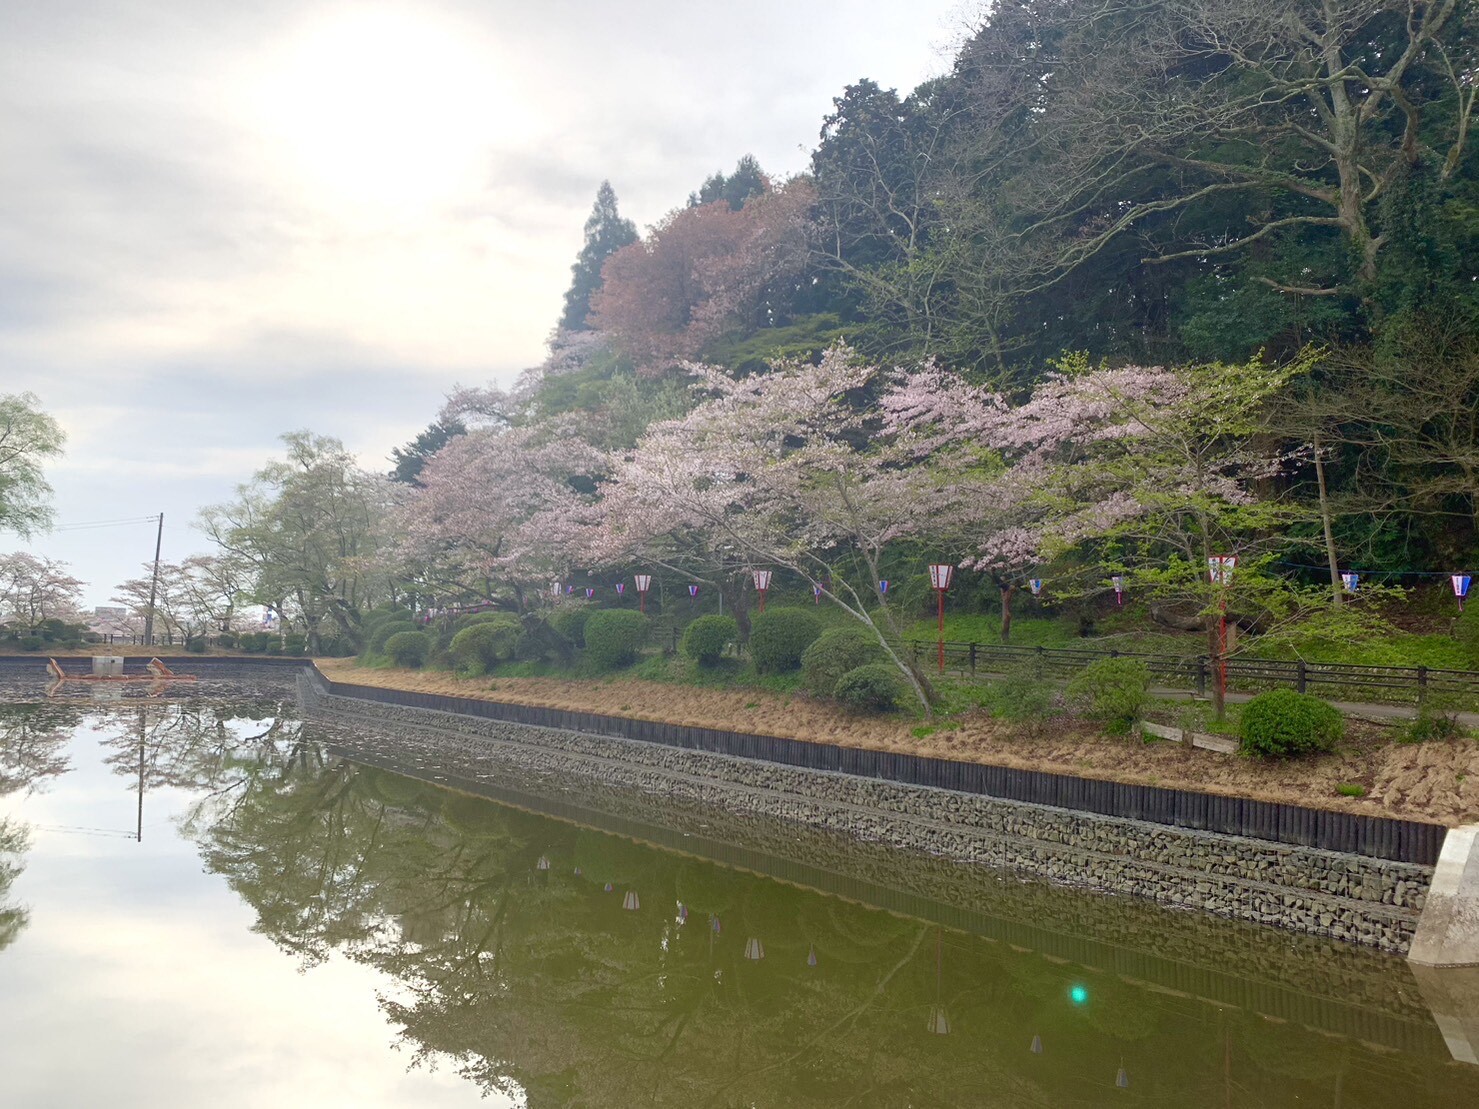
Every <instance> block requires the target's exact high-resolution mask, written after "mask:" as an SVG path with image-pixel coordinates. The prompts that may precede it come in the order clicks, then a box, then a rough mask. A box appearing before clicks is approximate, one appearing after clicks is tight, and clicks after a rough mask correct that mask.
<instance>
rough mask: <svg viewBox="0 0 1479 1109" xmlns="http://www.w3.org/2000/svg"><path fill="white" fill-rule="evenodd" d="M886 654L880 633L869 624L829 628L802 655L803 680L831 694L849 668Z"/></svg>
mask: <svg viewBox="0 0 1479 1109" xmlns="http://www.w3.org/2000/svg"><path fill="white" fill-rule="evenodd" d="M885 658H886V656H885V654H884V651H883V647H882V646H881V645H880V644H879V642H878V638H877V636H875V635H874V634H873V633H872V632H870V631H868V630H867V629H866V628H861V627H843V628H828V629H827V630H826V631H824V632H823V633H822V634H821V635H820V636H818V637H817V639H816V641H815V642H813V643H812V645H811V646H810V647H808V648H806V650H805V651H804V652H802V655H801V684H802V685H803V686H804V687H805V688H806V689H808V690H810V691H811V692H812V693H815V694H817V695H818V696H820V697H831V696H833V695H834V694H835V693H836V692H837V683H838V682H839V681H841V680H842V676H843V675H844V674H846V673H848V672H849V671H852V670H856V669H857V668H858V667H860V666H866V665H868V664H869V663H873V662H883V661H884V660H885Z"/></svg>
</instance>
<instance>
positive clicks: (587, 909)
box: [0, 700, 1479, 1109]
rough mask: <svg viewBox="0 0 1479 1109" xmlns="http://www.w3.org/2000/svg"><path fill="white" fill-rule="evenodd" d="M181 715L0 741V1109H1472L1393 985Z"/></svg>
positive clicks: (874, 856)
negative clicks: (450, 785)
mask: <svg viewBox="0 0 1479 1109" xmlns="http://www.w3.org/2000/svg"><path fill="white" fill-rule="evenodd" d="M193 704H194V706H195V709H192V708H190V707H184V708H182V707H180V706H160V705H157V704H156V705H153V706H152V707H148V708H141V706H139V705H137V704H124V705H116V706H114V707H113V708H111V709H101V708H88V707H86V706H80V705H78V706H72V707H67V706H57V705H52V706H49V708H48V712H49V714H50V715H49V717H48V718H47V719H46V720H45V721H40V720H38V719H34V718H33V719H32V726H30V727H29V728H28V729H22V728H19V727H18V726H17V723H16V720H17V717H16V716H14V715H12V714H11V713H12V710H9V709H7V708H6V707H5V706H4V705H3V704H0V818H5V819H8V820H9V821H10V822H11V824H12V825H13V826H24V827H25V828H27V829H28V834H29V836H30V838H31V840H32V845H31V846H30V847H29V848H28V849H25V850H23V851H20V850H17V849H16V848H15V847H14V846H13V845H12V847H11V848H10V849H9V850H8V851H7V849H6V847H5V845H4V844H3V843H0V866H3V864H4V863H5V861H6V859H11V860H14V861H15V863H16V864H19V865H20V866H21V867H22V868H23V869H22V870H21V871H20V874H19V877H18V878H16V879H15V880H14V881H13V883H12V886H11V888H10V889H8V890H6V889H4V888H3V886H4V872H3V870H0V910H3V908H4V907H5V906H7V905H10V906H14V905H16V904H18V903H19V904H21V905H22V906H24V907H25V908H26V909H27V910H28V911H29V920H28V921H26V922H24V923H23V924H22V925H21V926H20V928H19V929H18V930H13V931H14V934H15V939H14V941H13V942H12V943H11V944H10V945H9V946H8V947H5V948H4V949H3V950H0V997H3V998H4V999H5V1001H6V1003H7V1004H5V1005H3V1006H0V1105H3V1106H7V1107H8V1106H9V1105H12V1104H14V1105H21V1106H33V1105H39V1106H53V1105H55V1106H65V1107H68V1109H70V1107H72V1106H89V1107H90V1106H93V1105H100V1106H102V1105H106V1106H121V1107H123V1109H131V1107H134V1106H151V1107H153V1106H177V1105H178V1106H197V1105H202V1106H209V1107H215V1106H221V1107H224V1109H230V1107H234V1106H260V1105H272V1106H277V1105H282V1106H291V1107H296V1106H300V1105H303V1106H339V1105H353V1106H356V1107H358V1106H372V1107H373V1106H408V1105H414V1106H442V1105H462V1104H466V1105H474V1104H479V1105H493V1106H498V1105H508V1104H509V1097H508V1096H507V1095H506V1094H505V1092H504V1091H508V1090H512V1091H515V1093H520V1094H521V1093H522V1092H523V1091H527V1097H528V1101H529V1103H530V1105H531V1106H532V1107H533V1109H545V1107H547V1106H548V1107H554V1106H566V1105H582V1106H593V1107H604V1106H611V1105H623V1106H624V1105H664V1106H667V1105H671V1106H682V1107H684V1109H686V1107H687V1106H690V1105H714V1106H738V1105H757V1106H784V1107H786V1109H804V1107H817V1109H827V1107H831V1106H834V1105H852V1106H869V1107H870V1109H871V1107H872V1106H890V1107H891V1106H904V1105H908V1106H947V1105H948V1106H954V1105H970V1106H974V1105H1006V1106H1043V1107H1049V1106H1051V1107H1054V1109H1057V1107H1058V1106H1097V1105H1101V1104H1115V1105H1124V1106H1151V1105H1155V1106H1174V1107H1176V1109H1180V1107H1181V1106H1192V1105H1196V1106H1200V1105H1210V1104H1216V1105H1229V1106H1243V1105H1258V1106H1270V1107H1272V1106H1281V1107H1282V1106H1290V1107H1292V1106H1301V1105H1309V1104H1321V1105H1337V1106H1343V1107H1344V1109H1353V1107H1356V1106H1362V1107H1370V1109H1375V1107H1378V1106H1382V1107H1385V1106H1390V1105H1393V1104H1401V1105H1402V1106H1403V1107H1404V1109H1450V1107H1451V1109H1460V1107H1462V1109H1470V1107H1472V1106H1474V1105H1479V1067H1475V1066H1466V1065H1463V1064H1459V1063H1455V1062H1454V1061H1453V1060H1452V1059H1451V1058H1450V1056H1449V1053H1448V1051H1447V1050H1446V1049H1445V1047H1444V1044H1443V1038H1442V1036H1440V1035H1439V1033H1438V1029H1437V1027H1436V1026H1435V1024H1434V1020H1433V1016H1432V1014H1431V1013H1430V1011H1429V1009H1428V1007H1427V1006H1426V1005H1425V1004H1424V1003H1423V1001H1422V999H1421V997H1420V996H1419V991H1418V988H1417V986H1418V983H1417V982H1416V981H1414V979H1413V978H1412V975H1411V974H1410V973H1409V972H1408V971H1407V970H1406V968H1405V967H1404V965H1403V964H1402V963H1401V962H1400V961H1398V960H1393V959H1390V958H1388V957H1385V956H1382V955H1380V954H1378V953H1375V952H1371V951H1365V950H1361V949H1356V948H1350V947H1343V946H1341V945H1337V944H1331V943H1328V942H1326V941H1322V940H1318V939H1315V938H1312V937H1298V936H1291V935H1286V934H1282V933H1279V932H1276V931H1274V930H1272V929H1258V928H1255V927H1253V926H1250V925H1240V924H1234V923H1231V922H1225V921H1218V920H1215V919H1213V918H1210V917H1203V916H1199V915H1195V914H1187V913H1179V914H1177V913H1167V912H1165V911H1163V910H1160V909H1157V908H1155V907H1153V906H1150V905H1148V904H1146V903H1144V902H1138V901H1133V900H1131V899H1124V898H1117V899H1108V898H1101V897H1094V896H1091V895H1087V894H1083V893H1080V892H1076V891H1073V890H1068V889H1064V888H1062V887H1049V886H1043V885H1040V884H1030V883H1016V882H1011V881H1003V880H1001V878H1000V876H996V875H993V874H991V872H988V871H983V870H980V869H975V868H963V867H959V866H955V865H953V864H950V863H948V862H945V861H942V860H928V859H924V858H920V857H917V856H909V855H905V854H902V853H900V852H897V851H890V850H888V849H887V848H885V847H883V846H881V845H866V844H858V843H855V842H851V841H845V840H841V839H838V838H835V837H828V836H826V835H824V834H822V833H816V832H808V831H804V830H802V829H798V828H796V827H795V826H792V825H781V824H773V823H769V822H751V823H746V822H743V821H741V822H739V823H738V824H735V823H730V824H726V823H725V821H726V820H728V819H730V818H728V817H725V816H724V815H723V814H720V813H716V812H715V811H714V810H711V809H697V810H695V811H693V812H689V813H687V814H685V813H684V812H683V811H682V810H681V805H674V804H670V805H665V806H663V809H662V811H661V812H660V813H659V812H656V811H654V808H653V806H652V805H651V803H650V801H648V800H646V799H642V798H634V797H625V796H620V795H618V794H616V793H614V792H613V793H612V794H611V795H609V796H604V797H602V798H600V799H599V803H595V807H594V810H592V809H591V808H590V807H588V806H586V807H582V806H581V805H574V804H570V803H567V802H568V801H569V800H570V799H569V798H563V799H562V798H554V797H551V796H548V795H546V794H545V793H544V792H542V789H543V787H541V786H540V784H539V783H533V784H532V785H531V783H529V782H523V783H521V782H519V781H518V780H516V775H513V774H512V773H511V772H510V771H509V770H508V769H507V768H506V767H504V768H501V769H498V770H496V771H490V772H489V778H488V779H487V780H483V779H479V780H477V781H473V780H471V779H465V778H457V779H456V781H457V783H458V785H459V790H458V791H449V790H446V789H440V788H436V787H434V786H433V785H431V784H428V783H427V782H425V781H421V780H417V779H416V778H415V776H414V774H415V771H414V770H413V771H412V772H411V776H408V774H407V773H405V772H404V768H406V767H408V766H409V767H412V768H415V767H421V768H422V769H421V771H420V773H422V774H428V775H434V776H438V777H442V776H445V775H449V774H455V773H456V771H455V770H453V769H452V763H454V762H455V761H456V756H455V752H454V753H449V752H447V751H441V752H440V753H438V752H435V751H433V750H431V748H430V746H429V745H428V742H423V741H422V740H418V739H416V738H414V737H408V736H406V735H397V736H395V737H388V736H384V735H381V734H377V733H376V732H374V731H365V730H363V729H360V728H346V727H344V726H342V725H335V724H333V723H328V722H316V723H314V724H312V725H310V726H308V727H306V728H303V729H301V730H300V729H299V727H298V726H297V725H296V724H295V723H293V722H291V721H288V722H286V723H285V724H284V726H283V727H282V728H281V729H279V730H271V731H269V730H268V728H267V721H266V720H264V719H263V717H264V716H266V715H268V714H270V713H271V712H272V709H273V705H272V703H271V702H263V701H258V702H256V703H255V704H252V705H250V706H248V705H247V703H245V702H243V703H242V707H240V708H239V710H238V711H237V712H236V713H235V715H233V716H232V717H231V719H230V721H229V723H228V724H224V725H218V722H217V718H216V715H215V714H214V706H215V705H216V704H219V702H209V701H204V700H198V701H195V702H193ZM202 706H204V707H202ZM196 710H198V712H196ZM83 712H87V713H88V716H87V718H86V721H87V722H84V721H83V717H82V713H83ZM141 712H142V713H144V714H145V717H144V719H145V721H146V723H145V726H144V729H143V730H144V734H145V736H146V742H145V745H144V753H145V757H144V776H145V780H146V781H147V783H148V788H147V791H146V793H145V795H144V809H143V820H142V827H143V842H142V843H139V842H135V841H134V839H133V838H132V837H133V833H134V829H135V821H136V820H137V819H138V807H137V805H138V795H137V793H136V790H135V787H136V785H137V781H138V773H139V771H138V768H139V750H140V747H139V739H138V736H139V721H140V719H141V716H140V714H141ZM193 712H194V713H196V714H195V715H192V713H193ZM89 723H90V724H91V725H96V727H90V726H89ZM43 724H44V726H43ZM264 733H266V734H265V735H264ZM74 734H75V736H76V738H75V740H74V739H72V737H73V735H74ZM69 744H70V745H69ZM345 750H352V751H353V752H354V758H355V759H356V760H361V761H358V762H356V763H354V764H351V763H350V762H348V761H346V759H345V758H344V757H343V752H344V751H345ZM69 760H70V766H71V769H70V770H68V769H67V766H68V762H69ZM476 761H477V760H476V759H474V764H476ZM376 763H382V764H384V765H389V766H391V767H393V768H395V769H396V770H397V771H401V772H396V773H391V772H388V771H387V770H386V769H383V768H377V767H376V766H375V765H374V764H376ZM471 770H472V772H474V773H476V772H477V767H476V765H472V767H471ZM480 791H490V792H492V793H494V794H495V795H496V796H498V797H500V798H501V800H502V802H504V803H499V804H495V803H493V802H491V801H487V800H483V799H481V798H479V797H476V796H470V795H469V794H470V793H471V794H476V793H478V792H480ZM531 810H532V811H531ZM555 818H562V819H555ZM710 822H712V829H711V824H710ZM600 829H604V830H600ZM709 829H711V830H709ZM612 833H616V834H612ZM651 843H661V844H664V845H666V846H667V847H668V848H669V849H668V850H657V849H655V848H653V847H652V846H649V844H651ZM713 859H722V860H725V861H726V862H727V863H728V864H729V865H727V866H719V865H716V864H715V863H714V862H713V861H711V860H713ZM13 869H14V865H12V870H13ZM767 874H775V875H779V876H782V877H783V878H785V879H786V880H785V881H775V880H774V879H772V878H769V877H765V875H767ZM821 889H825V890H829V891H831V893H829V894H823V893H820V892H817V891H818V890H821ZM639 895H640V896H639ZM874 905H884V906H888V907H889V908H890V909H891V910H892V911H884V910H882V909H879V908H875V907H872V906H874ZM942 925H943V926H942ZM3 940H4V936H3V934H0V943H3ZM1466 981H1467V980H1460V979H1456V978H1453V977H1451V976H1450V977H1448V978H1446V979H1444V982H1443V983H1440V985H1442V986H1443V987H1444V988H1445V989H1446V988H1448V987H1450V986H1462V987H1465V988H1467V987H1466V986H1465V982H1466ZM1428 988H1429V986H1428V984H1426V983H1424V984H1423V990H1424V991H1426V990H1428ZM1475 997H1479V991H1475ZM1443 1011H1444V1012H1449V1013H1453V1014H1457V1015H1458V1016H1459V1017H1461V1018H1462V1019H1465V1020H1467V1019H1470V1014H1473V1013H1479V1003H1474V1002H1473V1001H1471V999H1470V998H1469V997H1468V994H1465V995H1464V996H1458V997H1455V999H1453V1003H1452V1004H1448V1005H1447V1008H1446V1009H1443ZM1476 1027H1479V1026H1476ZM422 1058H424V1059H426V1060H428V1061H429V1062H430V1063H431V1064H433V1065H435V1066H437V1067H439V1069H436V1070H428V1069H424V1068H421V1067H416V1068H414V1069H411V1068H412V1064H413V1062H414V1061H415V1060H418V1059H422ZM1121 1079H1123V1081H1124V1082H1125V1083H1126V1085H1124V1086H1121V1085H1118V1084H1117V1083H1118V1082H1119V1081H1120V1080H1121ZM485 1091H486V1093H487V1095H488V1096H487V1099H486V1100H484V1098H483V1097H482V1095H483V1094H484V1092H485Z"/></svg>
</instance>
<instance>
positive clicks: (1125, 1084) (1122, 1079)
mask: <svg viewBox="0 0 1479 1109" xmlns="http://www.w3.org/2000/svg"><path fill="white" fill-rule="evenodd" d="M1114 1084H1115V1085H1116V1086H1118V1087H1119V1088H1120V1089H1122V1090H1126V1089H1129V1086H1130V1076H1129V1075H1128V1074H1126V1073H1125V1068H1124V1067H1120V1069H1119V1073H1118V1074H1116V1075H1115V1076H1114Z"/></svg>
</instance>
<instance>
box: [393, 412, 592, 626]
mask: <svg viewBox="0 0 1479 1109" xmlns="http://www.w3.org/2000/svg"><path fill="white" fill-rule="evenodd" d="M583 431H584V429H583V428H582V426H581V423H580V421H579V420H577V419H575V418H571V417H561V418H558V419H553V420H545V421H539V422H536V423H532V424H529V425H527V426H524V427H515V428H506V429H501V430H500V429H497V428H491V427H486V428H482V429H479V430H475V431H471V432H469V433H468V434H466V435H464V436H460V437H458V438H457V439H455V440H453V441H452V442H451V443H449V444H448V445H447V446H446V447H445V448H443V449H442V450H441V451H439V452H438V453H437V454H436V455H434V456H433V457H432V458H431V459H430V460H429V461H428V462H427V464H426V466H425V468H424V469H423V470H422V474H421V482H422V488H421V489H420V490H418V491H416V492H415V493H414V494H413V495H412V496H411V497H410V498H409V499H408V500H407V501H406V503H405V504H404V505H403V506H402V507H401V508H400V509H399V510H398V511H397V513H396V514H395V516H394V518H393V520H392V523H391V527H392V529H393V530H396V531H398V532H400V534H401V539H400V541H399V542H398V544H397V545H396V547H395V550H394V553H393V557H394V559H395V562H396V565H397V567H398V570H399V572H400V573H401V574H402V575H405V576H408V577H411V578H413V579H414V580H417V581H419V582H420V583H421V584H422V586H423V588H425V589H426V590H427V591H428V592H429V593H431V594H432V595H434V596H437V597H438V598H440V599H443V600H454V599H456V600H462V599H479V600H482V599H494V600H498V601H501V602H502V603H504V604H506V605H507V606H508V607H510V608H513V609H515V610H519V611H522V610H523V609H525V608H526V607H528V605H529V603H530V601H531V600H532V598H533V596H534V595H535V594H536V591H537V590H538V589H539V588H540V587H541V586H542V585H544V584H547V583H548V582H550V581H551V580H553V579H554V578H556V577H558V576H560V575H562V574H564V573H565V572H567V571H568V570H569V569H570V567H571V564H572V560H573V559H574V558H575V555H576V552H577V551H579V550H581V549H583V548H584V547H585V545H586V540H585V538H584V529H585V528H586V527H587V526H588V525H587V513H588V512H589V510H590V506H591V505H592V504H593V502H594V496H595V490H596V487H597V484H598V482H599V481H600V479H601V477H602V476H603V475H604V473H605V471H606V469H607V466H608V459H607V456H606V455H605V453H604V452H602V451H601V450H599V449H598V448H596V447H594V446H592V445H591V444H590V443H589V442H588V441H587V440H586V438H584V435H583Z"/></svg>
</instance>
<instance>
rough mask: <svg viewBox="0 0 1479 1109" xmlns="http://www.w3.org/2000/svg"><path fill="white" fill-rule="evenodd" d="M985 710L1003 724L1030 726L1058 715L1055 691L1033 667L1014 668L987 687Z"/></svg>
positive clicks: (1029, 664)
mask: <svg viewBox="0 0 1479 1109" xmlns="http://www.w3.org/2000/svg"><path fill="white" fill-rule="evenodd" d="M985 703H986V707H987V708H988V709H989V710H990V712H991V715H992V716H996V717H1000V718H1001V719H1002V720H1012V721H1015V722H1017V723H1022V724H1031V723H1037V722H1040V721H1042V720H1046V719H1048V718H1050V717H1053V716H1056V715H1058V712H1059V709H1058V691H1057V689H1056V688H1055V687H1054V686H1053V684H1052V683H1051V682H1046V681H1043V679H1042V678H1041V677H1039V676H1038V673H1037V667H1036V666H1034V665H1033V664H1032V663H1026V664H1023V665H1021V666H1016V667H1013V668H1012V669H1010V670H1008V671H1006V672H1005V673H1003V674H1002V675H1001V676H1000V677H999V678H997V679H995V680H994V681H992V682H991V683H990V684H989V685H988V686H987V687H986V699H985Z"/></svg>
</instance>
